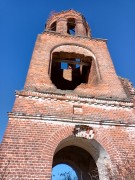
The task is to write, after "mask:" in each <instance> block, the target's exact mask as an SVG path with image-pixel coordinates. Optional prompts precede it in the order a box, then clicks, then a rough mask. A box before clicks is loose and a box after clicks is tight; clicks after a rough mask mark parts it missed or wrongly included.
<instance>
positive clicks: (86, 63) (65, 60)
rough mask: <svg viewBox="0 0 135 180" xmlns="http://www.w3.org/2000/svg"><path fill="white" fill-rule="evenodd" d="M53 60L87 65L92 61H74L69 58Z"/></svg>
mask: <svg viewBox="0 0 135 180" xmlns="http://www.w3.org/2000/svg"><path fill="white" fill-rule="evenodd" d="M53 61H55V62H65V63H68V64H80V65H85V66H90V63H88V62H82V61H80V62H79V61H73V60H69V59H62V60H61V59H53Z"/></svg>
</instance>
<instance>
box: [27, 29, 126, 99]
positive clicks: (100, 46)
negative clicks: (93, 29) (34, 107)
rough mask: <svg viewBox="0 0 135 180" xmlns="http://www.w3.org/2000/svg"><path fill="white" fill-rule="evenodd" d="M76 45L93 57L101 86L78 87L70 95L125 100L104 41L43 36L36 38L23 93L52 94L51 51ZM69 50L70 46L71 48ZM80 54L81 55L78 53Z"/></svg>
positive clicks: (97, 84)
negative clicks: (29, 90) (88, 51)
mask: <svg viewBox="0 0 135 180" xmlns="http://www.w3.org/2000/svg"><path fill="white" fill-rule="evenodd" d="M71 43H72V44H75V45H76V46H77V45H78V46H82V47H86V49H87V48H88V49H90V51H92V52H93V53H94V55H95V57H96V62H97V68H98V71H99V73H100V76H101V79H100V82H98V83H96V85H95V84H81V85H80V86H78V87H77V88H76V89H75V90H74V91H73V93H79V94H81V93H82V94H85V95H92V96H108V97H110V96H112V97H119V98H126V94H125V91H124V89H123V87H122V85H121V82H120V80H119V78H118V77H117V75H116V73H115V70H114V66H113V64H112V60H111V57H110V55H109V52H108V49H107V46H106V42H105V41H103V40H96V39H87V38H80V37H74V36H73V37H69V36H68V35H67V36H64V35H59V34H57V35H56V34H53V33H49V32H46V33H44V34H41V35H39V36H38V38H37V41H36V45H35V48H34V52H33V55H32V59H31V64H30V68H29V71H28V75H27V79H26V83H25V89H31V90H36V91H41V92H43V91H46V90H51V89H53V90H55V87H54V85H53V84H52V82H51V80H50V77H49V74H48V70H49V63H50V60H51V53H50V52H51V51H52V50H53V49H54V48H55V47H56V46H59V45H63V44H71ZM71 48H72V46H71ZM80 53H81V52H80Z"/></svg>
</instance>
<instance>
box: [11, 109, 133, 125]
mask: <svg viewBox="0 0 135 180" xmlns="http://www.w3.org/2000/svg"><path fill="white" fill-rule="evenodd" d="M8 116H9V119H10V118H14V119H16V120H19V121H20V120H32V121H42V122H51V123H54V122H55V123H60V124H63V123H64V124H65V123H67V124H68V123H70V124H73V125H76V124H83V125H88V124H93V125H107V126H108V125H109V126H122V127H135V123H133V122H132V123H130V122H123V121H112V120H101V121H99V120H94V121H93V120H92V119H89V118H83V117H82V118H78V117H67V118H66V117H62V116H57V115H56V116H49V115H41V114H40V115H39V114H38V115H31V114H25V113H18V112H17V113H15V112H9V113H8Z"/></svg>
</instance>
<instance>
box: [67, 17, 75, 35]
mask: <svg viewBox="0 0 135 180" xmlns="http://www.w3.org/2000/svg"><path fill="white" fill-rule="evenodd" d="M67 33H68V34H70V35H75V19H74V18H69V19H68V20H67Z"/></svg>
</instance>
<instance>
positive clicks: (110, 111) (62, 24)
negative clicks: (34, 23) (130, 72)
mask: <svg viewBox="0 0 135 180" xmlns="http://www.w3.org/2000/svg"><path fill="white" fill-rule="evenodd" d="M0 148H1V151H0V176H1V179H4V180H11V179H13V180H26V179H28V180H35V179H36V180H43V179H45V180H50V179H51V172H52V167H54V166H56V165H57V164H61V163H65V164H68V165H70V166H71V167H72V168H73V169H74V170H75V172H76V174H77V176H78V179H79V180H88V179H92V178H93V179H94V177H96V179H100V180H109V179H117V180H118V179H122V178H123V179H126V178H127V177H128V178H129V179H131V180H133V179H135V177H134V174H135V172H134V170H135V90H134V88H133V87H132V85H131V83H130V82H129V81H128V80H127V79H123V78H120V77H118V76H117V75H116V72H115V69H114V66H113V63H112V60H111V57H110V54H109V52H108V49H107V44H106V40H104V39H95V38H92V35H91V30H90V27H89V26H88V23H87V22H86V20H85V18H84V17H83V16H82V15H81V14H80V13H78V12H76V11H74V10H68V11H62V12H60V13H56V14H53V15H52V16H51V17H50V18H49V20H48V21H47V24H46V27H45V30H44V32H43V33H42V34H39V35H38V37H37V40H36V44H35V48H34V51H33V55H32V59H31V63H30V67H29V70H28V75H27V79H26V82H25V86H24V89H23V90H21V91H16V100H15V103H14V106H13V110H12V112H11V113H9V122H8V127H7V129H6V132H5V135H4V138H3V141H2V144H1V147H0Z"/></svg>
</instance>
